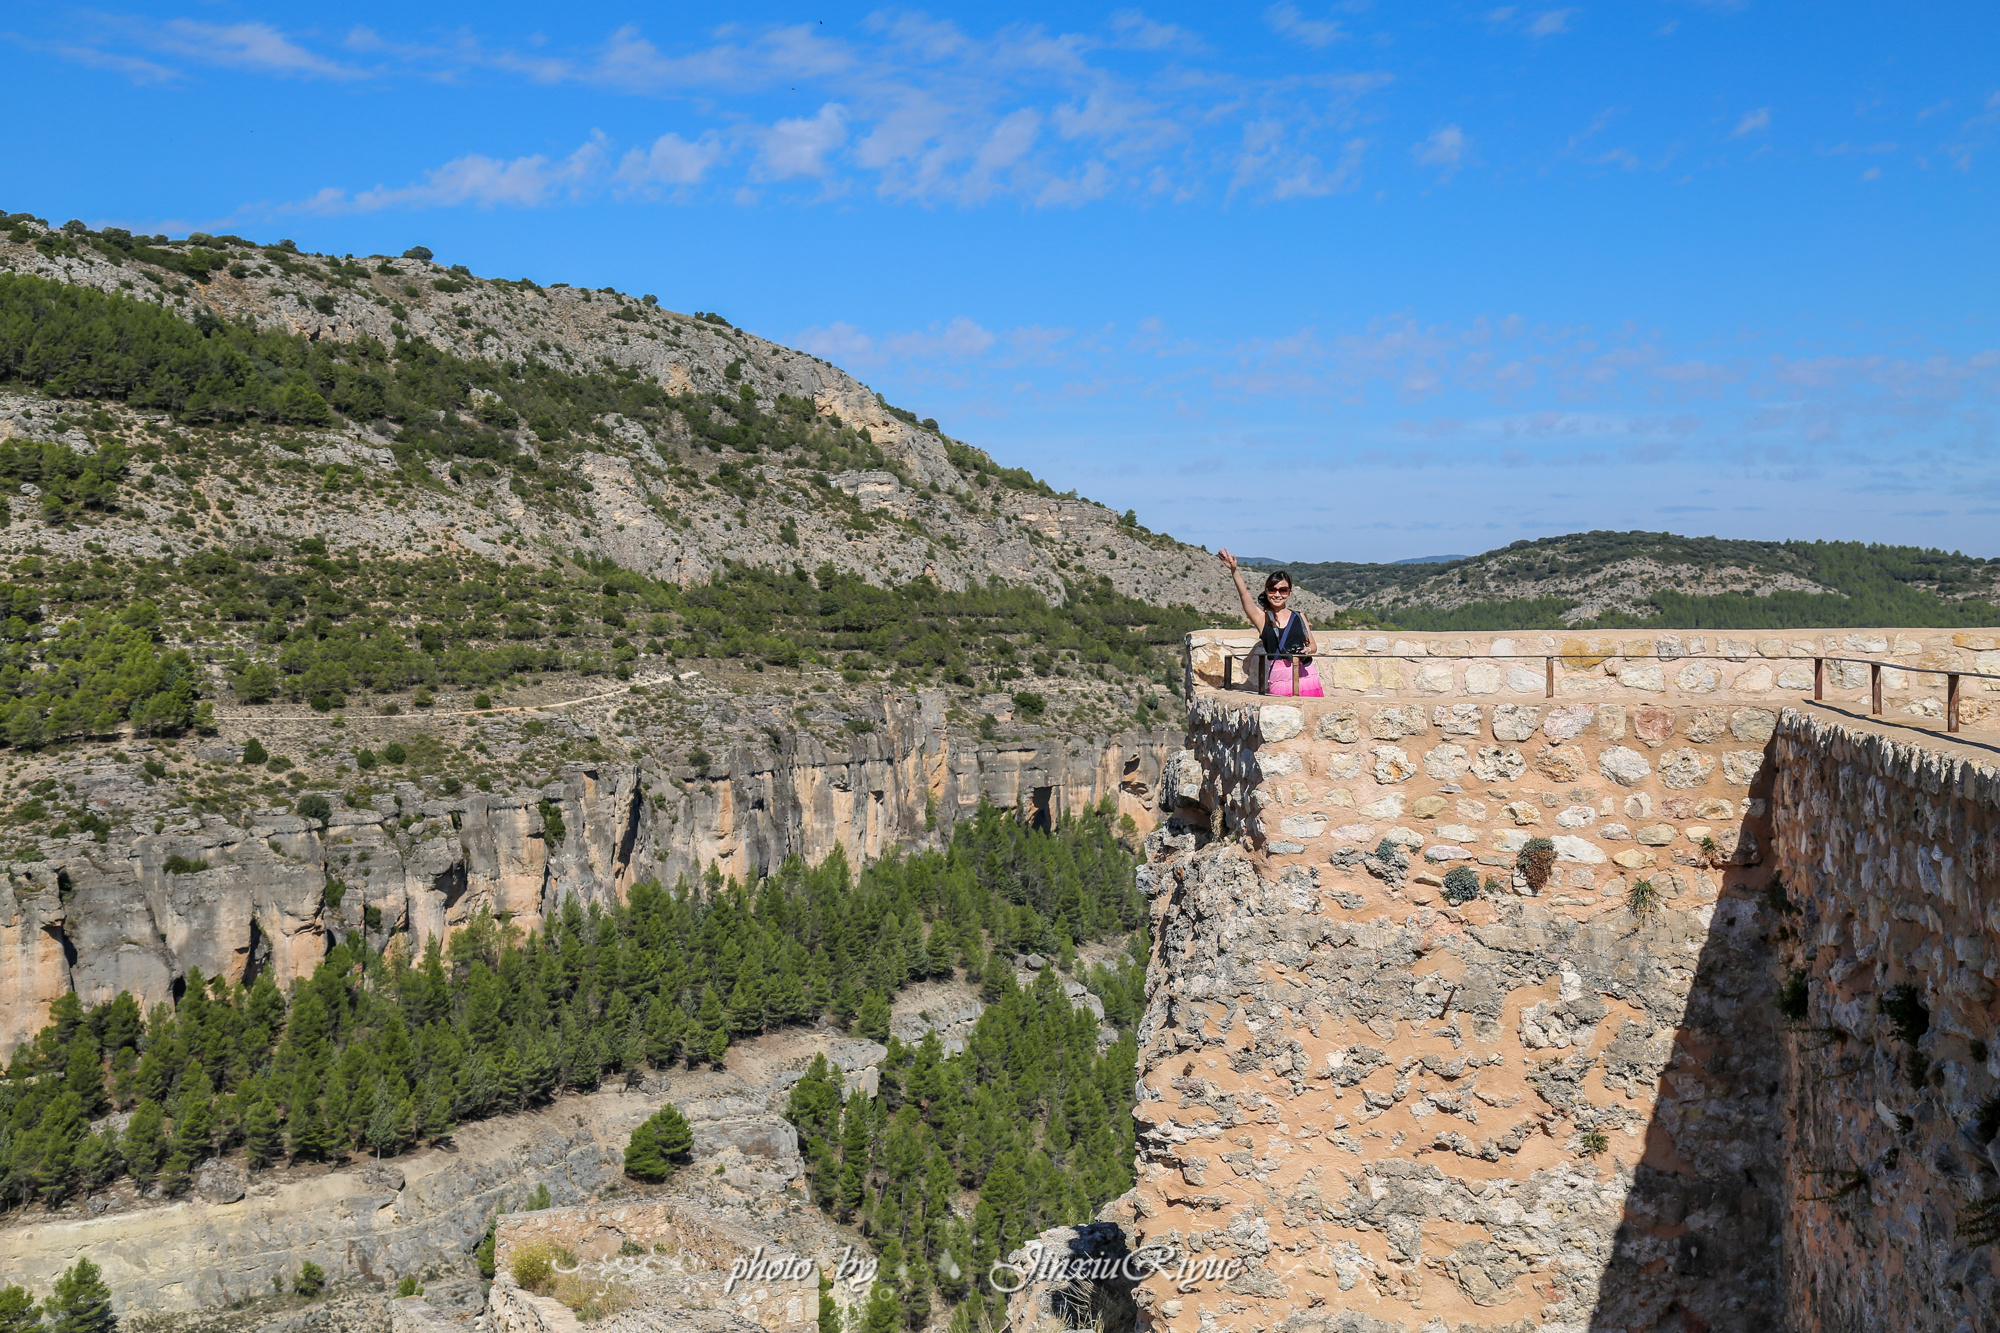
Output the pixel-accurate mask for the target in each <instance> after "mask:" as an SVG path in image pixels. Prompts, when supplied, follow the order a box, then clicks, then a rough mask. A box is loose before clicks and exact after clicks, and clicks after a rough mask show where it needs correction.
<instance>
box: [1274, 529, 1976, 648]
mask: <svg viewBox="0 0 2000 1333" xmlns="http://www.w3.org/2000/svg"><path fill="white" fill-rule="evenodd" d="M1290 569H1291V571H1292V577H1293V579H1294V580H1295V581H1296V582H1297V583H1298V584H1299V586H1300V587H1303V588H1308V589H1311V590H1312V591H1314V592H1317V593H1319V594H1320V595H1321V596H1323V597H1325V598H1326V599H1327V600H1328V601H1330V602H1332V603H1333V604H1334V605H1336V606H1339V607H1342V608H1345V609H1350V610H1353V611H1356V612H1361V613H1366V614H1370V615H1374V616H1377V617H1379V618H1381V619H1383V620H1385V621H1388V622H1391V623H1393V624H1395V625H1398V626H1401V627H1403V628H1406V629H1419V630H1468V631H1476V630H1522V629H1563V628H1572V629H1574V628H1599V629H1603V628H1616V627H1625V626H1634V625H1657V626H1659V627H1660V628H1662V629H1668V628H1672V629H1803V628H1809V627H1827V628H1837V627H1840V626H1847V625H1908V626H1912V627H1915V626H1940V627H1950V626H1955V625H1992V624H1995V623H2000V608H1996V606H1995V601H1996V600H2000V560H1982V559H1978V558H1976V557H1972V556H1966V555H1961V554H1959V553H1958V552H1956V551H1951V552H1946V551H1934V550H1925V549H1920V548H1918V547H1914V546H1881V545H1874V544H1869V545H1864V544H1862V543H1860V542H1753V541H1734V540H1729V539H1725V538H1720V537H1681V536H1676V535H1675V534H1673V533H1670V532H1579V533H1572V534H1570V535H1568V536H1565V537H1545V538H1542V539H1540V540H1538V541H1518V542H1515V543H1514V544H1512V545H1511V546H1508V547H1505V548H1503V549H1501V550H1497V551H1488V552H1486V553H1485V554H1484V555H1476V556H1470V557H1466V558H1463V559H1456V560H1452V561H1450V562H1448V563H1446V564H1443V565H1428V564H1426V565H1411V564H1409V563H1407V562H1404V563H1396V564H1350V563H1344V562H1337V561H1336V562H1328V563H1311V562H1302V561H1295V562H1292V564H1291V565H1290Z"/></svg>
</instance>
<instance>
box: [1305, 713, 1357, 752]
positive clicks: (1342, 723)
mask: <svg viewBox="0 0 2000 1333" xmlns="http://www.w3.org/2000/svg"><path fill="white" fill-rule="evenodd" d="M1313 735H1315V736H1317V737H1319V739H1321V740H1323V741H1339V742H1340V743H1341V744H1343V745H1352V744H1353V743H1354V742H1355V741H1358V740H1360V739H1361V720H1360V719H1359V718H1358V717H1356V716H1355V713H1354V710H1353V709H1352V708H1336V709H1334V710H1333V711H1332V712H1330V713H1326V714H1324V715H1322V716H1321V718H1320V720H1319V721H1318V722H1317V723H1316V724H1315V725H1314V726H1313Z"/></svg>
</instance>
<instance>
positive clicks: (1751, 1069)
mask: <svg viewBox="0 0 2000 1333" xmlns="http://www.w3.org/2000/svg"><path fill="white" fill-rule="evenodd" d="M1772 753H1773V751H1772V749H1771V748H1767V749H1766V751H1765V755H1766V759H1765V768H1764V771H1763V773H1762V774H1761V775H1760V776H1759V778H1758V780H1757V782H1756V784H1755V785H1754V786H1753V787H1752V789H1751V792H1752V796H1753V798H1756V799H1758V800H1761V801H1763V802H1766V803H1768V801H1769V799H1770V794H1771V788H1772V779H1773V767H1772V758H1771V756H1772ZM1762 808H1768V804H1766V805H1765V806H1764V807H1762ZM1768 828H1769V823H1768V820H1767V819H1764V818H1755V819H1748V818H1746V819H1745V820H1743V821H1742V823H1741V825H1740V826H1739V829H1738V834H1739V845H1741V844H1745V843H1749V842H1750V840H1751V839H1753V838H1754V839H1756V840H1757V842H1756V844H1755V845H1756V846H1758V847H1759V848H1760V851H1759V852H1758V853H1757V855H1758V857H1759V860H1758V862H1757V863H1755V864H1750V865H1736V866H1730V867H1728V868H1726V869H1724V870H1722V871H1720V872H1717V871H1714V870H1703V869H1699V868H1693V867H1688V868H1685V869H1682V871H1681V873H1683V874H1687V875H1691V876H1701V875H1708V876H1712V877H1713V876H1717V875H1718V874H1719V877H1720V880H1721V883H1720V886H1719V892H1718V895H1717V897H1716V899H1715V901H1714V902H1713V903H1710V904H1707V905H1705V906H1697V905H1694V904H1691V903H1688V901H1687V898H1686V897H1683V898H1682V899H1681V900H1680V901H1679V902H1672V901H1670V902H1667V903H1663V904H1661V905H1660V906H1659V907H1658V908H1657V909H1656V910H1654V911H1651V912H1646V913H1638V914H1635V915H1634V917H1633V925H1632V931H1633V937H1632V942H1633V943H1634V944H1636V945H1637V947H1636V948H1635V949H1631V950H1629V951H1621V952H1626V953H1627V958H1626V960H1625V961H1626V962H1627V963H1628V965H1635V966H1636V967H1638V968H1639V969H1640V970H1641V971H1642V972H1643V971H1644V970H1646V969H1649V968H1652V967H1654V966H1655V965H1656V964H1655V961H1654V958H1655V949H1654V947H1653V940H1654V939H1657V941H1658V942H1659V943H1660V944H1665V943H1666V942H1667V941H1669V940H1674V939H1680V940H1685V939H1686V938H1688V937H1689V936H1690V935H1693V936H1704V935H1705V938H1703V943H1702V945H1701V948H1700V951H1699V957H1698V961H1697V962H1696V964H1695V976H1694V979H1693V984H1692V987H1691V988H1690V990H1689V993H1688V997H1687V1004H1686V1008H1685V1010H1684V1011H1683V1013H1682V1015H1681V1019H1680V1022H1679V1025H1678V1026H1677V1027H1676V1028H1675V1029H1674V1031H1673V1033H1672V1037H1671V1044H1670V1045H1669V1044H1667V1042H1666V1041H1664V1040H1663V1034H1661V1033H1657V1032H1655V1033H1651V1034H1646V1039H1647V1040H1648V1041H1649V1042H1650V1043H1651V1045H1652V1053H1653V1057H1654V1058H1653V1064H1654V1067H1655V1068H1657V1069H1658V1101H1657V1102H1656V1104H1655V1107H1654V1111H1653V1115H1652V1118H1651V1120H1650V1121H1649V1122H1648V1123H1647V1125H1646V1130H1645V1154H1644V1156H1643V1158H1642V1159H1641V1160H1640V1162H1639V1164H1638V1166H1637V1168H1636V1169H1635V1171H1634V1172H1633V1175H1632V1179H1631V1182H1630V1188H1629V1192H1628V1193H1627V1195H1626V1199H1625V1208H1624V1215H1623V1217H1622V1219H1621V1220H1620V1223H1619V1226H1618V1230H1617V1233H1616V1235H1615V1237H1614V1240H1613V1243H1612V1253H1611V1256H1610V1260H1609V1263H1608V1264H1607V1265H1606V1268H1605V1271H1604V1274H1603V1276H1602V1279H1601V1282H1600V1286H1599V1293H1598V1301H1597V1306H1596V1309H1595V1310H1594V1311H1593V1312H1592V1316H1591V1321H1590V1328H1591V1329H1592V1330H1594V1331H1595V1330H1602V1331H1603V1333H1611V1331H1612V1330H1620V1331H1623V1330H1641V1329H1644V1330H1652V1329H1663V1330H1664V1329H1685V1330H1689V1333H1694V1330H1702V1331H1704V1333H1707V1331H1708V1330H1714V1331H1715V1333H1721V1331H1722V1330H1746V1331H1750V1333H1763V1331H1766V1330H1772V1329H1777V1328H1783V1327H1786V1326H1787V1323H1788V1321H1787V1319H1786V1314H1787V1310H1788V1308H1789V1302H1788V1301H1787V1300H1786V1296H1785V1290H1784V1282H1783V1277H1782V1274H1783V1265H1782V1263H1781V1254H1780V1247H1781V1243H1782V1236H1783V1226H1784V1214H1785V1209H1786V1206H1787V1200H1786V1199H1785V1197H1784V1192H1785V1189H1786V1188H1787V1187H1786V1173H1785V1170H1784V1149H1785V1137H1784V1122H1783V1111H1784V1099H1783V1096H1782V1090H1781V1086H1782V1085H1781V1069H1782V1065H1783V1055H1784V1053H1783V1047H1782V1020H1781V1017H1780V1014H1779V1012H1778V1008H1777V1004H1776V994H1777V979H1776V977H1775V973H1774V969H1773V961H1772V960H1773V952H1772V946H1771V937H1772V933H1773V932H1774V931H1775V930H1777V929H1778V928H1779V927H1780V926H1781V924H1782V923H1781V920H1780V913H1779V911H1778V909H1777V907H1776V906H1775V901H1776V900H1775V898H1774V896H1773V895H1772V893H1771V891H1770V886H1771V884H1772V881H1773V879H1774V877H1775V874H1776V871H1775V867H1774V866H1773V864H1772V858H1771V856H1770V854H1769V851H1768V847H1769V841H1770V840H1769V833H1768ZM1683 904H1687V906H1690V907H1692V908H1693V910H1685V909H1684V907H1683ZM1704 914H1706V915H1707V920H1706V922H1705V923H1704V921H1703V916H1704ZM1649 937H1652V938H1649ZM1661 952H1662V953H1665V952H1667V950H1664V949H1663V950H1661ZM1640 1035H1641V1034H1637V1033H1621V1034H1620V1035H1619V1036H1618V1038H1617V1039H1616V1040H1614V1042H1613V1043H1612V1046H1611V1048H1610V1050H1608V1051H1607V1052H1606V1055H1607V1058H1608V1059H1609V1060H1615V1059H1616V1055H1615V1052H1616V1051H1617V1050H1618V1049H1619V1048H1620V1047H1621V1046H1624V1047H1628V1048H1630V1047H1634V1046H1636V1045H1637V1044H1638V1042H1637V1040H1636V1039H1637V1038H1638V1037H1639V1036H1640Z"/></svg>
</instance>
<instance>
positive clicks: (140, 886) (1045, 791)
mask: <svg viewBox="0 0 2000 1333" xmlns="http://www.w3.org/2000/svg"><path fill="white" fill-rule="evenodd" d="M883 715H884V718H885V719H886V720H885V722H884V724H883V725H881V726H879V727H877V728H876V729H875V730H874V731H873V732H871V733H869V734H867V735H865V736H860V737H855V738H853V741H852V743H851V745H850V746H848V747H847V749H846V751H845V753H842V752H840V751H838V750H835V749H832V748H830V747H829V746H827V745H824V744H822V743H821V742H819V741H816V740H814V739H813V738H812V737H810V736H794V737H792V738H790V740H789V742H788V744H787V745H786V746H784V747H780V748H778V749H776V750H775V751H774V750H773V749H772V748H770V747H757V746H750V745H747V744H746V745H739V746H737V747H735V748H734V749H732V750H731V751H730V752H728V753H726V754H725V755H723V756H722V757H721V759H720V761H719V762H718V763H717V764H716V766H715V767H714V769H713V770H712V771H711V775H710V776H709V777H706V778H695V779H693V780H689V779H688V778H687V777H686V770H685V769H684V768H682V767H680V766H679V764H678V759H679V756H678V755H677V754H667V755H660V756H652V755H642V756H640V757H637V758H628V759H624V760H618V761H607V762H604V763H600V764H586V763H572V764H569V765H566V766H565V770H564V772H563V774H562V776H561V778H560V780H559V781H557V782H555V783H552V784H550V785H549V786H548V787H545V788H542V789H540V790H536V791H521V792H512V793H506V794H501V793H493V794H486V793H469V794H467V795H465V796H463V797H461V798H458V799H454V800H443V799H440V798H438V797H437V796H436V795H435V794H433V793H431V792H427V791H426V790H424V789H422V788H419V787H417V786H415V785H412V784H407V783H406V784H402V785H400V786H398V787H397V788H396V789H395V790H394V793H393V794H392V795H387V796H381V797H378V798H376V799H375V801H374V805H373V807H372V808H369V809H359V810H356V809H349V808H346V807H345V806H341V805H339V804H338V803H336V806H335V809H334V812H333V815H332V817H331V818H330V819H329V820H328V821H327V822H326V823H325V824H324V825H321V824H318V823H314V822H311V821H308V820H305V819H302V818H300V817H299V816H297V815H293V814H287V813H278V812H273V813H269V814H266V815H260V816H256V817H253V818H250V819H248V820H247V821H246V822H244V823H242V824H236V823H232V822H230V821H228V820H225V819H223V818H221V817H220V816H214V815H211V816H206V817H204V818H201V819H200V820H198V821H197V820H192V819H190V820H188V821H186V822H185V823H182V824H181V825H180V826H179V827H177V828H173V829H170V830H168V831H165V832H161V833H158V834H152V835H139V836H134V837H131V838H129V839H115V840H112V841H109V842H106V843H104V844H98V843H95V842H92V841H91V840H90V839H89V838H88V837H87V836H85V837H82V838H79V839H78V840H76V841H74V842H72V843H70V844H68V845H67V846H66V847H65V848H63V849H62V850H61V851H60V852H58V853H57V854H56V855H53V856H51V858H50V859H49V860H47V861H44V862H38V863H33V864H27V865H17V866H14V867H13V868H12V873H11V874H10V875H8V876H7V877H6V878H5V879H0V1052H4V1051H7V1050H11V1049H12V1047H14V1046H15V1045H17V1044H18V1043H20V1042H22V1041H24V1040H27V1039H28V1038H30V1037H32V1036H33V1035H34V1033H35V1032H36V1031H37V1030H38V1029H39V1028H40V1027H41V1025H42V1023H43V1022H44V1021H45V1017H46V1015H47V1013H48V1006H49V1004H50V1003H51V1002H52V1001H53V1000H54V999H55V998H56V997H57V996H59V995H61V994H62V993H63V992H64V991H65V990H66V989H71V988H74V989H75V990H76V991H77V993H78V994H79V995H81V996H82V997H83V999H84V1000H85V1002H87V1003H91V1004H96V1003H99V1002H102V1001H104V1000H108V999H110V998H112V997H113V996H115V995H116V994H117V993H118V992H119V991H121V990H126V991H130V992H132V993H133V995H135V996H136V997H138V999H139V1000H140V1002H141V1004H142V1005H146V1006H150V1005H152V1004H155V1003H158V1002H159V1001H161V1000H165V999H169V998H171V997H172V996H173V995H174V994H175V991H176V987H177V986H178V985H179V984H180V983H181V981H182V980H183V979H184V978H185V977H186V976H187V974H188V972H189V970H190V969H194V968H199V969H200V970H201V972H202V975H204V976H208V977H213V976H223V977H227V978H229V979H230V980H232V981H235V980H242V979H245V978H249V977H253V976H255V975H256V974H257V973H259V972H263V971H268V972H270V973H271V974H272V975H273V976H274V977H275V978H276V979H277V980H278V981H279V983H280V984H287V983H289V982H290V981H292V980H294V979H295V978H298V977H302V976H306V975H309V974H310V973H311V971H312V969H313V967H314V966H315V965H316V964H317V963H318V961H319V960H320V959H321V958H323V957H325V955H326V952H327V950H328V949H329V948H331V947H332V945H333V944H334V943H336V942H338V940H339V939H341V938H344V937H345V935H346V933H347V932H350V931H357V930H366V931H368V932H369V934H370V938H371V939H372V940H373V942H374V943H376V944H377V945H378V946H379V945H382V944H385V943H386V942H387V941H388V940H390V939H391V938H393V937H395V936H397V935H398V934H402V935H403V936H404V938H405V940H406V943H407V944H408V946H409V947H411V948H412V949H419V950H420V949H421V948H422V947H423V943H424V941H425V940H427V939H429V938H431V937H433V936H436V935H441V934H449V932H450V931H451V930H452V929H454V928H455V927H457V926H458V925H460V924H462V923H464V922H465V921H466V920H468V919H469V918H470V917H471V916H472V915H473V914H474V913H476V912H478V911H481V910H487V911H491V912H493V913H494V914H496V915H502V916H506V917H508V918H509V919H511V920H512V921H513V922H514V923H515V924H516V925H518V926H521V927H522V928H524V929H531V928H533V927H534V926H535V925H536V924H537V923H538V922H539V921H540V920H541V919H542V916H543V914H544V913H546V912H549V911H552V910H554V909H555V908H556V907H558V906H559V905H560V903H561V902H562V900H563V899H564V898H566V897H569V896H572V895H574V896H575V897H577V898H579V899H581V900H583V901H585V902H600V903H610V902H613V901H617V900H619V899H621V898H622V897H623V896H624V894H625V893H626V891H627V890H628V889H629V888H630V887H631V886H632V885H633V884H635V883H638V882H639V881H641V880H646V879H657V880H659V881H660V882H662V883H665V884H673V883H675V882H676V881H677V880H678V879H680V877H682V876H687V877H688V878H689V880H690V881H693V880H697V879H699V877H700V876H701V875H702V873H703V872H704V870H705V869H706V868H707V867H709V866H715V867H717V868H718V869H720V870H721V872H722V873H724V874H725V875H733V876H736V877H737V878H739V879H746V880H747V879H753V878H755V877H756V876H757V875H759V874H764V873H768V872H769V871H771V870H773V869H775V868H776V867H777V866H778V865H779V864H780V863H781V862H782V861H783V860H784V859H785V858H786V857H788V856H793V855H798V856H802V857H804V858H805V859H806V860H808V861H817V860H819V859H821V858H823V857H825V856H827V855H829V854H830V853H831V852H832V851H833V850H834V849H835V848H839V849H840V850H842V851H843V852H844V853H845V854H846V855H847V857H848V859H849V860H850V861H851V862H853V863H854V864H856V865H857V866H858V865H860V864H862V863H864V862H866V861H868V860H872V859H874V858H875V857H878V856H880V855H882V854H883V853H884V852H886V851H888V850H889V849H890V848H892V847H898V846H902V847H913V846H925V845H937V844H938V843H939V841H940V840H942V839H948V838H949V836H950V831H951V828H952V826H953V824H954V823H955V822H956V821H957V820H958V819H959V818H960V817H962V816H964V815H966V814H968V813H970V812H971V811H973V810H975V809H977V808H978V806H979V804H980V802H982V801H984V802H986V803H988V804H991V805H995V806H998V807H1001V808H1004V809H1012V810H1017V811H1019V812H1021V815H1022V817H1023V818H1026V819H1044V820H1045V819H1052V818H1060V817H1061V815H1062V814H1063V812H1064V811H1068V810H1079V809H1083V808H1086V807H1089V806H1092V805H1095V804H1097V803H1098V802H1099V801H1101V800H1103V799H1104V798H1106V797H1110V798H1112V800H1113V802H1114V804H1115V806H1116V807H1117V808H1118V809H1119V810H1120V811H1121V812H1123V813H1125V814H1130V815H1133V816H1134V817H1135V819H1136V820H1137V821H1138V822H1139V823H1140V826H1141V827H1142V828H1144V827H1150V826H1151V825H1152V823H1153V821H1154V820H1155V819H1156V818H1157V816H1156V814H1155V812H1154V805H1155V795H1154V793H1155V792H1156V790H1157V788H1158V784H1159V781H1160V774H1161V770H1162V767H1163V765H1164V764H1165V761H1166V756H1167V755H1168V753H1170V751H1171V749H1172V740H1173V738H1172V736H1171V734H1169V733H1165V732H1153V733H1140V732H1134V733H1129V734H1126V735H1123V736H1117V737H1113V738H1110V740H1109V741H1089V740H1084V739H1063V740H1050V741H1047V742H1044V743H1040V744H1028V743H1014V744H1008V743H981V742H977V741H973V742H967V741H964V740H962V739H960V738H958V737H955V736H954V735H952V734H951V733H950V732H949V731H948V729H947V728H946V727H945V725H944V718H943V714H942V709H941V708H940V707H939V706H938V705H937V703H936V702H935V701H934V700H931V699H929V698H913V697H911V696H908V695H901V696H896V695H892V696H890V697H889V698H888V699H887V700H886V701H885V703H884V706H883ZM545 803H546V806H547V808H548V809H550V810H553V811H555V812H557V814H558V815H559V818H560V820H561V827H562V835H561V837H560V838H559V839H558V838H552V837H551V836H550V831H551V828H552V825H551V824H550V822H549V821H548V820H547V819H546V818H545V816H544V813H543V810H544V805H545ZM172 857H178V858H181V859H180V860H179V861H177V862H174V865H175V866H176V868H178V869H180V871H181V873H174V872H172V871H170V870H169V869H168V865H169V858H172ZM188 863H200V864H201V865H202V866H203V867H204V868H201V869H196V870H186V869H185V867H186V865H187V864H188ZM335 880H338V881H339V882H340V883H341V884H343V885H344V886H345V891H344V893H342V894H340V895H339V897H340V901H339V903H338V905H337V906H334V905H329V904H328V901H327V899H328V896H329V893H328V886H329V883H330V882H331V881H335ZM371 913H372V914H373V917H372V919H374V920H376V921H377V922H378V924H377V925H376V926H373V927H370V926H369V925H368V924H367V923H368V922H369V920H371Z"/></svg>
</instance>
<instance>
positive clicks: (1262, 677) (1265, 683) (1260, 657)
mask: <svg viewBox="0 0 2000 1333" xmlns="http://www.w3.org/2000/svg"><path fill="white" fill-rule="evenodd" d="M1270 688H1271V658H1270V655H1269V654H1267V653H1259V654H1257V693H1259V694H1263V693H1264V692H1265V691H1267V690H1269V689H1270Z"/></svg>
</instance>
